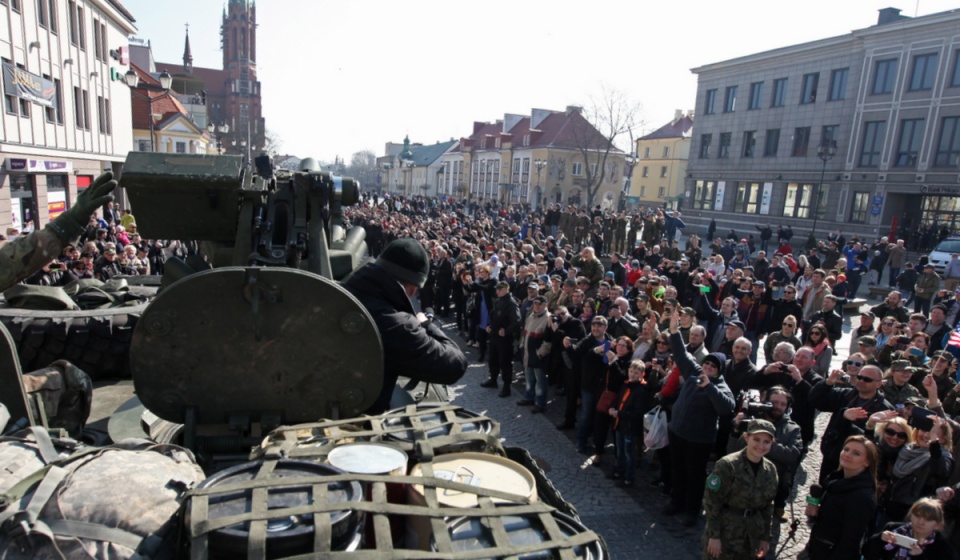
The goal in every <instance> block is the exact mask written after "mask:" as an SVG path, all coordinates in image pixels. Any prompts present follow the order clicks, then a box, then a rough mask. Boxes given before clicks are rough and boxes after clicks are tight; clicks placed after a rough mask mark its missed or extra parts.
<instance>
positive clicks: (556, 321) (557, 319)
mask: <svg viewBox="0 0 960 560" xmlns="http://www.w3.org/2000/svg"><path fill="white" fill-rule="evenodd" d="M550 320H551V321H553V324H555V325H559V324H560V317H557V316H556V315H554V316H553V317H550Z"/></svg>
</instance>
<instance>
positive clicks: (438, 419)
mask: <svg viewBox="0 0 960 560" xmlns="http://www.w3.org/2000/svg"><path fill="white" fill-rule="evenodd" d="M433 408H437V407H436V406H431V405H422V404H421V405H419V406H418V407H417V413H416V416H417V420H418V422H419V424H420V427H421V428H422V429H423V432H424V435H425V437H426V438H427V439H428V440H429V439H432V438H436V437H440V436H447V435H450V433H451V430H452V427H453V426H452V425H451V424H448V423H446V412H445V411H439V410H438V411H432V410H431V409H433ZM404 411H405V409H403V408H397V409H394V410H391V411H389V412H388V413H387V414H388V415H392V414H402V413H403V412H404ZM454 413H455V415H456V417H457V419H458V420H462V421H461V422H460V433H462V434H478V433H479V434H489V433H490V432H491V431H492V430H493V422H492V421H491V420H487V419H484V418H481V417H480V415H479V414H477V413H476V412H472V411H469V410H466V409H463V408H458V409H456V410H454ZM381 427H382V428H383V429H384V430H390V431H389V433H387V435H386V436H385V437H386V439H387V441H396V442H398V443H407V444H415V443H417V438H416V434H415V429H414V428H415V427H414V424H413V421H412V420H411V417H410V416H409V415H406V416H394V417H392V418H389V417H388V418H385V419H384V420H383V421H382V422H381ZM398 428H406V429H405V430H398ZM484 447H486V446H485V444H484V443H482V442H478V441H475V440H467V439H465V440H464V441H463V442H459V443H452V444H448V445H444V446H441V447H437V448H435V449H434V453H435V454H437V455H440V454H444V453H457V452H463V451H483V450H484Z"/></svg>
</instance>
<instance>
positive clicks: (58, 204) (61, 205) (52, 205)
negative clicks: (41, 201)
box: [47, 200, 67, 220]
mask: <svg viewBox="0 0 960 560" xmlns="http://www.w3.org/2000/svg"><path fill="white" fill-rule="evenodd" d="M66 209H67V203H66V201H64V200H57V201H54V202H48V203H47V212H49V213H50V216H49V218H50V219H51V220H53V219H54V218H56V217H57V216H59V215H60V214H63V212H64V211H65V210H66Z"/></svg>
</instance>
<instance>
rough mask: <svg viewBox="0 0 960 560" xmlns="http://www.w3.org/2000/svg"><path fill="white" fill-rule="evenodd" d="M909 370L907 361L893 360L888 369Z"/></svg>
mask: <svg viewBox="0 0 960 560" xmlns="http://www.w3.org/2000/svg"><path fill="white" fill-rule="evenodd" d="M909 368H910V362H909V361H908V360H894V361H893V363H891V364H890V369H892V370H897V371H903V370H905V369H909Z"/></svg>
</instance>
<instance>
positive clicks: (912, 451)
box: [893, 443, 930, 478]
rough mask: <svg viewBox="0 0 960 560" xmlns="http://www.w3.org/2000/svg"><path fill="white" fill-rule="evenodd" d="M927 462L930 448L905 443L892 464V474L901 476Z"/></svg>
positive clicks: (921, 466)
mask: <svg viewBox="0 0 960 560" xmlns="http://www.w3.org/2000/svg"><path fill="white" fill-rule="evenodd" d="M928 462H930V448H928V447H920V446H918V445H915V444H912V443H910V444H907V445H905V446H903V449H901V450H900V454H899V455H897V461H896V462H895V463H894V464H893V476H895V477H897V478H903V477H905V476H908V475H909V474H910V473H913V472H915V471H917V470H919V469H921V468H923V466H924V465H926V464H927V463H928Z"/></svg>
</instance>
